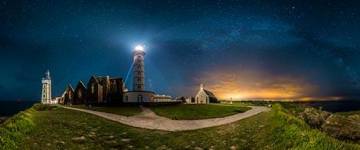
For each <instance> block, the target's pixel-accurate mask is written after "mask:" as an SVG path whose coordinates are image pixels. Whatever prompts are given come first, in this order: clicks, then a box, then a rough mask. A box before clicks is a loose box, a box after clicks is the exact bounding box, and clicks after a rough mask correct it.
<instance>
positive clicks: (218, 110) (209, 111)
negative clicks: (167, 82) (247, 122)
mask: <svg viewBox="0 0 360 150" xmlns="http://www.w3.org/2000/svg"><path fill="white" fill-rule="evenodd" d="M151 109H152V110H153V111H154V112H155V113H156V114H157V115H160V116H164V117H167V118H171V119H177V120H194V119H206V118H219V117H224V116H229V115H233V114H236V113H242V112H245V111H247V110H249V109H251V108H250V107H244V106H236V105H234V106H232V105H224V104H209V105H205V104H204V105H187V104H182V105H172V106H153V107H151Z"/></svg>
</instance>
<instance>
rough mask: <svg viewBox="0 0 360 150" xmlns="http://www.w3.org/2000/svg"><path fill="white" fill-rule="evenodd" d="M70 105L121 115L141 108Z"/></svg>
mask: <svg viewBox="0 0 360 150" xmlns="http://www.w3.org/2000/svg"><path fill="white" fill-rule="evenodd" d="M71 107H75V108H82V109H89V110H95V111H101V112H107V113H113V114H118V115H123V116H133V115H136V114H139V113H140V112H141V109H140V107H138V106H114V107H100V106H92V107H91V108H89V107H87V106H85V105H72V106H71Z"/></svg>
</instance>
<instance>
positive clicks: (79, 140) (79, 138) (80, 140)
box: [71, 136, 86, 143]
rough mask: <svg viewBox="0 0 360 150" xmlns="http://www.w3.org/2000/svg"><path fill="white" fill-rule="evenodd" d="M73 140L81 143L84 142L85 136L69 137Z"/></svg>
mask: <svg viewBox="0 0 360 150" xmlns="http://www.w3.org/2000/svg"><path fill="white" fill-rule="evenodd" d="M71 140H72V141H73V142H77V143H83V142H85V140H86V138H85V136H80V137H74V138H72V139H71Z"/></svg>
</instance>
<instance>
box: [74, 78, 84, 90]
mask: <svg viewBox="0 0 360 150" xmlns="http://www.w3.org/2000/svg"><path fill="white" fill-rule="evenodd" d="M79 86H82V88H85V89H86V87H85V85H84V83H83V82H82V81H81V80H80V81H79V83H78V85H77V86H76V88H79Z"/></svg>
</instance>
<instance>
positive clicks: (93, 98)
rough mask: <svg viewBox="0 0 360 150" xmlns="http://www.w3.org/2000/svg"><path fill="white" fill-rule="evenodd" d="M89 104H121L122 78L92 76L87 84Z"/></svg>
mask: <svg viewBox="0 0 360 150" xmlns="http://www.w3.org/2000/svg"><path fill="white" fill-rule="evenodd" d="M87 89H88V92H87V96H88V97H87V101H86V103H87V104H120V103H122V99H123V90H124V88H123V80H122V78H110V77H109V76H105V77H96V76H92V77H91V78H90V80H89V82H88V85H87Z"/></svg>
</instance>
